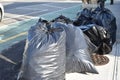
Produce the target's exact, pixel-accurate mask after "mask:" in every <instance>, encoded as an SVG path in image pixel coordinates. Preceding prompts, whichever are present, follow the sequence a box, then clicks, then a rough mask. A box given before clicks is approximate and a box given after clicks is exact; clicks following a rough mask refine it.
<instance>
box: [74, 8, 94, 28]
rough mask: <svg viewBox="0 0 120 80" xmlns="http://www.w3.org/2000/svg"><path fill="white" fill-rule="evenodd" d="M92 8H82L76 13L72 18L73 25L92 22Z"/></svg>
mask: <svg viewBox="0 0 120 80" xmlns="http://www.w3.org/2000/svg"><path fill="white" fill-rule="evenodd" d="M91 15H92V10H91V9H87V8H84V9H83V10H82V11H81V12H78V13H77V18H76V20H74V22H73V25H74V26H81V25H88V24H93V23H94V22H93V21H92V17H91Z"/></svg>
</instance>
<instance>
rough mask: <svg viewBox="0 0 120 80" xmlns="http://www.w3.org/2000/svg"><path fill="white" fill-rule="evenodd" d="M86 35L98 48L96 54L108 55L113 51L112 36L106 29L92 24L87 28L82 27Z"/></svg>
mask: <svg viewBox="0 0 120 80" xmlns="http://www.w3.org/2000/svg"><path fill="white" fill-rule="evenodd" d="M80 28H81V29H82V30H83V32H84V34H86V35H87V36H88V37H89V39H90V41H91V42H92V43H93V44H94V45H95V46H96V47H97V49H96V51H95V53H97V54H101V55H103V54H108V53H110V52H111V51H112V45H111V41H110V34H109V33H108V31H107V30H106V29H104V28H103V27H101V26H98V25H95V24H91V25H87V26H80Z"/></svg>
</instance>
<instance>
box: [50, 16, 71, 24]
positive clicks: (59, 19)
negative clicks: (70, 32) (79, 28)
mask: <svg viewBox="0 0 120 80" xmlns="http://www.w3.org/2000/svg"><path fill="white" fill-rule="evenodd" d="M51 22H62V23H66V24H70V23H73V20H71V19H69V18H68V17H65V16H63V15H60V16H58V17H57V18H55V19H53V20H51Z"/></svg>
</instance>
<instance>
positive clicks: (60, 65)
mask: <svg viewBox="0 0 120 80" xmlns="http://www.w3.org/2000/svg"><path fill="white" fill-rule="evenodd" d="M51 26H53V27H54V26H56V25H53V23H49V22H47V21H46V20H41V19H40V20H39V22H38V23H37V24H36V25H35V26H33V27H31V29H30V30H29V32H28V40H27V43H26V47H25V51H24V57H23V65H22V68H21V71H20V73H19V75H18V79H20V78H21V77H22V78H23V79H25V80H64V79H65V62H66V55H65V53H66V46H65V42H66V33H65V31H64V29H63V28H62V25H61V26H58V27H57V28H51Z"/></svg>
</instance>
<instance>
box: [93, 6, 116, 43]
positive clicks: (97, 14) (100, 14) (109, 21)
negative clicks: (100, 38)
mask: <svg viewBox="0 0 120 80" xmlns="http://www.w3.org/2000/svg"><path fill="white" fill-rule="evenodd" d="M92 16H93V19H94V22H95V23H96V24H97V25H100V26H102V27H104V28H105V29H106V30H107V31H108V32H109V33H110V39H111V41H112V45H113V44H114V43H115V41H116V30H117V25H116V18H115V16H114V15H113V13H112V12H111V11H110V10H109V9H107V8H104V7H97V8H96V9H95V10H94V11H93V15H92Z"/></svg>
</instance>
